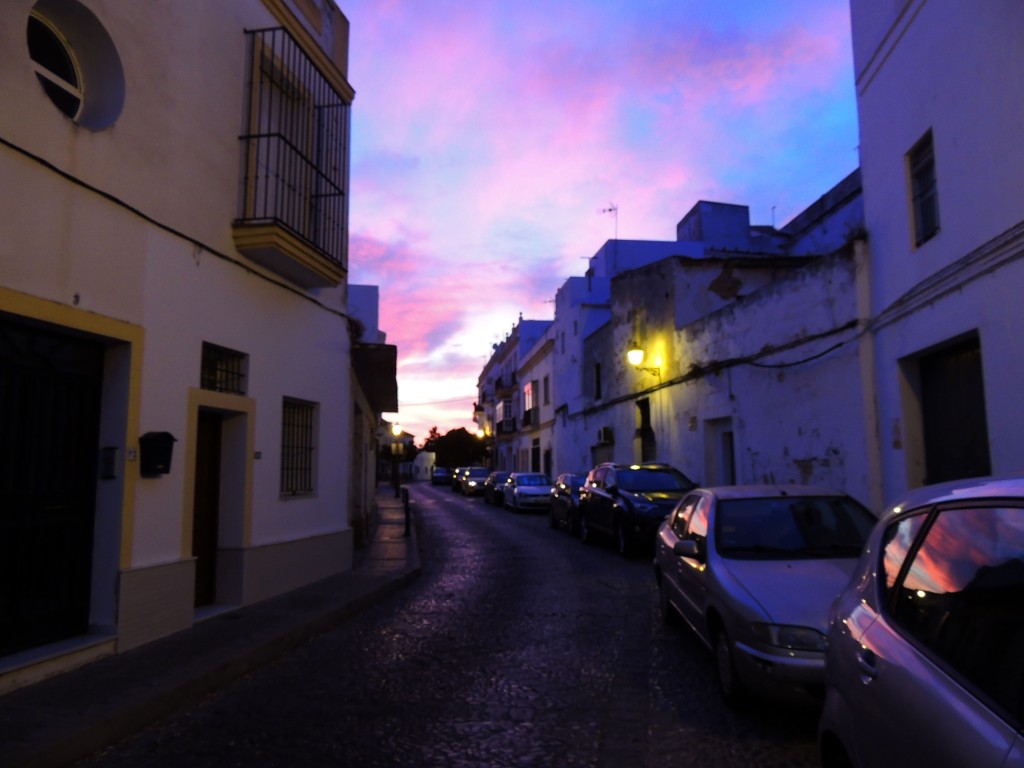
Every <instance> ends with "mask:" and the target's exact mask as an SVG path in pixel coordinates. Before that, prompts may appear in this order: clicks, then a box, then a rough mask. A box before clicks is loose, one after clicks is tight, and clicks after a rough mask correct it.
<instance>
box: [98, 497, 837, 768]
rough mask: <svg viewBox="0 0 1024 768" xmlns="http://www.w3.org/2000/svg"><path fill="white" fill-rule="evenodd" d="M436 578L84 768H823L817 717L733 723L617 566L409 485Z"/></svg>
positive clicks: (733, 716)
mask: <svg viewBox="0 0 1024 768" xmlns="http://www.w3.org/2000/svg"><path fill="white" fill-rule="evenodd" d="M412 500H413V505H414V509H415V510H416V514H417V515H418V517H419V521H420V526H419V532H420V541H421V545H422V554H423V575H422V577H421V578H420V579H419V580H418V581H417V582H416V583H415V584H413V585H412V586H411V587H409V588H408V589H406V590H405V591H403V592H401V593H399V594H398V595H396V596H395V597H394V598H392V599H390V600H388V601H386V602H384V603H381V604H379V605H377V606H375V607H374V608H372V609H370V610H369V611H367V612H365V613H363V614H361V615H360V616H358V617H356V618H355V619H353V620H351V621H349V622H347V623H346V624H344V625H342V626H341V627H340V628H338V629H337V630H335V631H333V632H330V633H328V634H324V635H321V636H319V637H317V638H315V639H314V640H312V641H310V642H309V643H307V644H306V645H304V646H302V647H300V648H298V649H297V650H295V651H294V652H292V653H290V654H288V655H286V656H284V657H282V658H280V659H279V660H278V661H277V662H275V663H273V664H271V665H269V666H267V667H265V668H263V669H261V670H259V671H258V672H256V673H254V674H252V675H250V676H248V677H246V678H244V679H242V680H240V681H239V682H237V683H236V684H234V685H232V686H231V687H229V688H227V689H225V690H223V691H221V692H220V693H218V694H216V695H214V696H211V697H209V698H208V699H206V700H205V701H203V702H201V703H200V704H199V705H197V706H196V707H194V708H193V709H191V710H189V711H186V712H182V713H180V714H179V715H177V716H175V717H173V718H169V719H168V720H166V721H164V722H162V723H159V724H157V725H155V726H153V727H151V728H150V729H148V730H146V731H144V732H142V733H140V734H138V735H137V736H136V737H134V738H132V739H130V740H128V741H127V742H124V743H122V744H120V745H117V746H116V747H113V748H111V749H109V750H106V751H104V752H103V753H101V754H99V755H96V756H93V757H92V758H90V759H88V760H86V761H83V762H81V763H79V765H80V766H83V767H85V766H90V767H96V768H98V767H100V766H139V765H146V766H149V767H159V766H175V767H176V768H177V767H180V766H192V768H200V767H201V766H439V767H440V766H444V767H455V766H465V767H468V766H594V767H603V766H688V765H701V766H705V767H707V766H742V767H743V768H748V767H749V766H752V765H757V766H766V767H771V766H815V765H817V764H818V761H817V758H816V752H815V746H814V729H815V723H816V717H817V713H816V712H812V711H805V710H793V709H786V708H783V707H778V706H774V705H770V704H766V705H761V706H757V707H754V708H751V709H749V710H747V711H744V712H742V713H735V712H732V711H730V710H729V709H728V708H726V707H725V706H724V705H723V704H722V703H721V702H720V700H719V698H718V694H717V691H716V689H715V685H714V679H713V673H712V668H711V658H710V655H709V654H708V652H707V651H706V650H705V649H704V648H703V646H701V645H700V644H699V643H698V642H697V641H696V640H695V639H694V638H693V637H692V636H691V635H690V634H689V632H688V631H687V630H685V629H679V628H669V627H664V626H663V625H662V623H661V620H660V616H659V613H658V608H657V599H656V591H655V588H654V580H653V577H652V575H651V569H650V563H649V561H648V560H647V559H646V558H640V559H636V560H628V561H627V560H622V559H620V558H619V557H618V556H616V555H615V554H614V553H613V552H612V551H611V550H610V549H609V548H605V547H602V546H595V547H591V546H585V545H583V544H581V543H580V542H578V541H576V540H575V539H573V538H572V537H570V536H569V535H568V534H567V533H564V532H562V531H552V530H551V529H550V528H549V527H548V523H547V518H546V516H543V515H531V516H519V515H514V514H513V513H512V512H509V511H505V510H501V509H499V508H497V507H491V506H487V505H486V504H484V502H483V501H482V500H480V499H479V498H476V499H466V498H463V497H461V496H457V495H455V494H453V493H452V492H451V491H449V490H448V489H447V487H430V486H426V485H415V486H413V487H412Z"/></svg>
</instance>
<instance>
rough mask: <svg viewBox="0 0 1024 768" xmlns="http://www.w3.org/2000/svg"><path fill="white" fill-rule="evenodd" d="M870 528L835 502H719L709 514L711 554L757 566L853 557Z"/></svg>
mask: <svg viewBox="0 0 1024 768" xmlns="http://www.w3.org/2000/svg"><path fill="white" fill-rule="evenodd" d="M875 522H876V520H875V518H874V516H873V515H872V514H871V513H870V512H868V510H867V509H865V508H864V507H862V506H861V505H860V504H858V503H857V502H855V501H854V500H853V499H850V498H847V497H841V496H831V497H829V496H821V497H794V496H782V497H772V498H765V499H723V500H721V501H719V502H718V505H717V508H716V512H715V542H716V549H717V550H718V553H719V554H720V555H722V556H723V557H732V558H746V559H757V560H773V559H786V558H841V557H857V556H858V555H859V554H860V552H861V550H862V549H863V547H864V542H865V541H867V538H868V534H869V533H870V532H871V529H872V527H873V526H874V524H875Z"/></svg>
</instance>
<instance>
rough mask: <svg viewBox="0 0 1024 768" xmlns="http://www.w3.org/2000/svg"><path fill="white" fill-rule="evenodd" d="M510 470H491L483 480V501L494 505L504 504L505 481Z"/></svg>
mask: <svg viewBox="0 0 1024 768" xmlns="http://www.w3.org/2000/svg"><path fill="white" fill-rule="evenodd" d="M510 474H511V472H491V474H489V475H488V476H487V479H486V480H484V501H486V502H487V503H488V504H493V505H494V506H496V507H501V506H504V504H505V482H506V481H507V480H508V476H509V475H510Z"/></svg>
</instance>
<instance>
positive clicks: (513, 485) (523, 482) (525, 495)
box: [505, 472, 551, 513]
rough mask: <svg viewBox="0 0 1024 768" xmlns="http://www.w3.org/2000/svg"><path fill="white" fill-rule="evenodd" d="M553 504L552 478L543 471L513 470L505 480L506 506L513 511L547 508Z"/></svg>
mask: <svg viewBox="0 0 1024 768" xmlns="http://www.w3.org/2000/svg"><path fill="white" fill-rule="evenodd" d="M550 505H551V479H550V478H549V477H548V476H547V475H545V474H543V473H541V472H513V473H512V474H511V475H509V476H508V480H507V481H506V482H505V507H506V508H511V509H512V511H513V512H516V513H519V512H525V511H527V510H531V509H543V510H546V509H547V508H548V507H549V506H550Z"/></svg>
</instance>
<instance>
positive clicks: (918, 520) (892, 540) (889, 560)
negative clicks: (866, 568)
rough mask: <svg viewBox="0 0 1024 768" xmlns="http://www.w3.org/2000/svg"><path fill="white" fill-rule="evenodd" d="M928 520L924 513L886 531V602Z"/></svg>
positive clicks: (884, 540) (884, 591)
mask: <svg viewBox="0 0 1024 768" xmlns="http://www.w3.org/2000/svg"><path fill="white" fill-rule="evenodd" d="M927 519H928V515H927V514H926V513H924V512H922V513H921V514H919V515H912V516H910V517H905V518H903V519H902V520H900V521H899V522H898V523H895V524H893V525H890V526H889V527H888V528H887V529H886V531H885V534H884V535H883V537H882V573H883V574H884V576H885V578H884V579H883V580H882V583H881V585H880V586H881V589H882V594H883V599H884V600H885V601H888V600H889V595H890V590H892V587H893V585H894V584H895V583H896V578H897V577H898V576H899V574H900V569H901V568H903V562H904V561H905V560H906V559H907V554H908V553H909V552H910V547H911V545H912V544H913V543H914V539H916V538H917V532H918V531H920V530H921V526H922V525H924V521H925V520H927Z"/></svg>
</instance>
